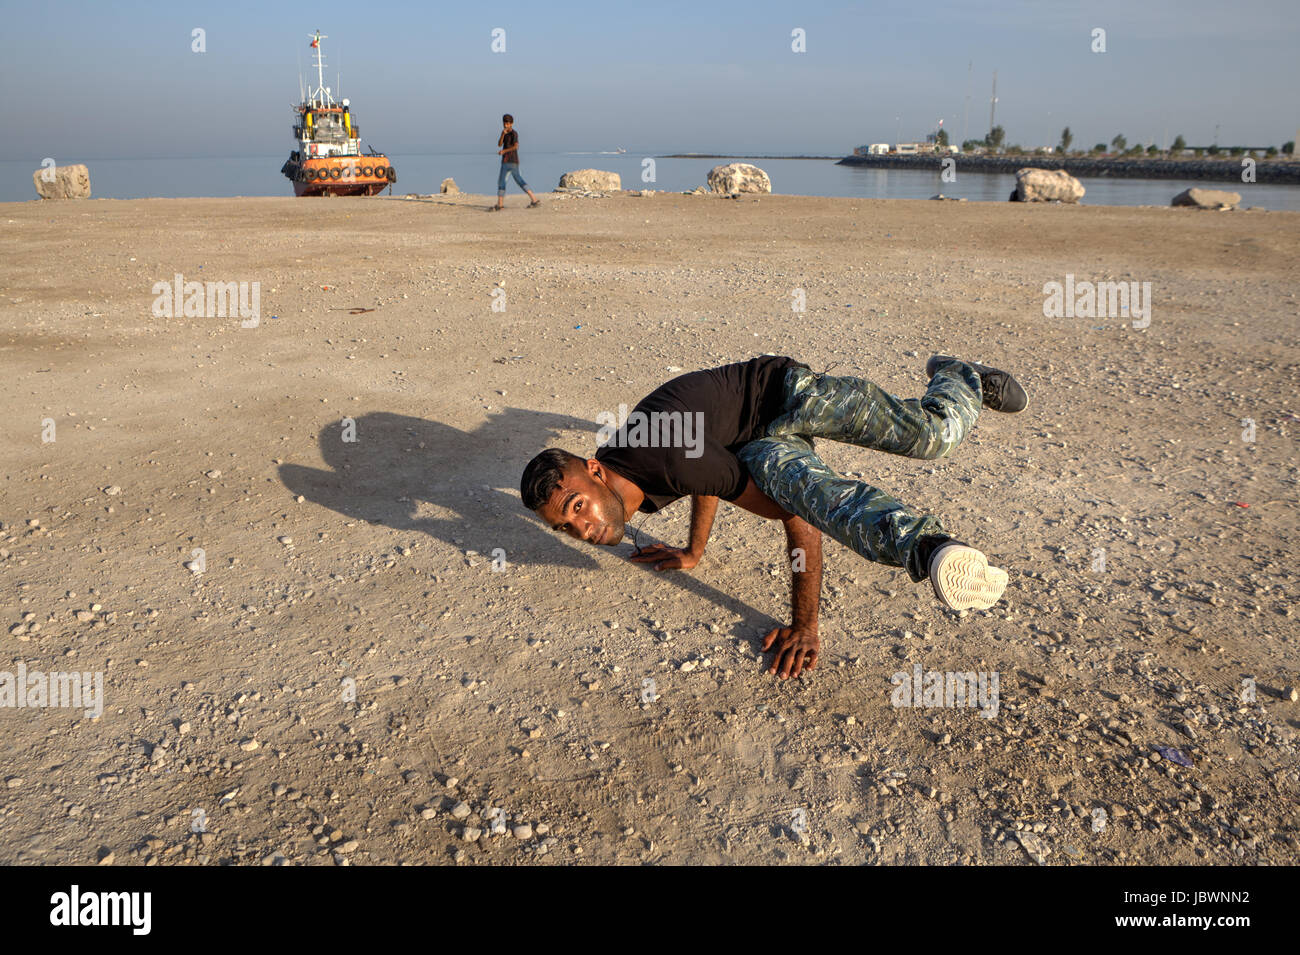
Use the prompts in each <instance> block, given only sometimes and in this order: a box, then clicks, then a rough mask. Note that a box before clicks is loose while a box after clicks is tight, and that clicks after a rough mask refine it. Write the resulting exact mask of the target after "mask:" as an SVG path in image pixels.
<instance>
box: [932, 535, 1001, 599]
mask: <svg viewBox="0 0 1300 955" xmlns="http://www.w3.org/2000/svg"><path fill="white" fill-rule="evenodd" d="M930 584H931V586H933V587H934V595H935V596H936V597H938V598H939V599H940V600H941V601H942V602H943V603H944V605H945V606H947V607H951V608H952V609H953V610H988V609H989V608H990V607H992V606H993V605H994V604H995V603H997V602H998V599H999V598H1000V597H1001V596H1002V591H1004V590H1006V589H1007V572H1006V571H1005V570H1002V569H1001V568H1000V567H992V566H990V565H989V561H988V558H987V557H985V556H984V555H983V554H981V553H980V552H979V551H977V550H976V549H975V548H974V547H967V546H966V545H965V544H944V545H943V546H942V547H940V548H939V549H938V550H936V551H935V552H934V553H933V554H931V555H930Z"/></svg>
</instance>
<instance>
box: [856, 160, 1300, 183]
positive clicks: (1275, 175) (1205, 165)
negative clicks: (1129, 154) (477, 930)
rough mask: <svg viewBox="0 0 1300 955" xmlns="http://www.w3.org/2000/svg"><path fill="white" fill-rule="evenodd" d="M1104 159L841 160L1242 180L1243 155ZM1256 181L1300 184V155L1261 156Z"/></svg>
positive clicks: (982, 169) (895, 165) (886, 166)
mask: <svg viewBox="0 0 1300 955" xmlns="http://www.w3.org/2000/svg"><path fill="white" fill-rule="evenodd" d="M1243 158H1244V157H1236V158H1229V159H1136V158H1134V159H1118V158H1117V159H1100V158H1096V157H1078V158H1075V157H1068V158H1060V157H1052V156H964V155H956V156H940V155H938V154H935V155H927V156H845V157H844V158H843V159H841V160H840V161H839V163H838V164H837V165H841V166H876V167H878V168H881V169H926V170H933V171H935V172H938V171H941V170H942V169H943V162H944V160H945V159H953V160H955V161H956V163H957V168H958V169H963V170H969V171H971V172H1006V173H1015V172H1018V171H1020V170H1021V169H1024V168H1026V167H1030V168H1034V169H1063V170H1065V171H1067V172H1069V173H1070V174H1071V175H1073V176H1082V177H1084V178H1089V177H1095V178H1104V177H1110V178H1116V179H1203V180H1213V181H1217V182H1241V174H1242V168H1243V167H1242V159H1243ZM1255 181H1256V182H1272V183H1294V184H1300V161H1297V160H1272V161H1270V160H1256V162H1255Z"/></svg>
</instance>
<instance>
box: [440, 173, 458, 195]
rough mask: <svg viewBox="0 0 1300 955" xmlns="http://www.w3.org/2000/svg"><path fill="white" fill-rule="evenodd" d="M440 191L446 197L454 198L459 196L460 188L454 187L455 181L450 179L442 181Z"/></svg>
mask: <svg viewBox="0 0 1300 955" xmlns="http://www.w3.org/2000/svg"><path fill="white" fill-rule="evenodd" d="M440 191H441V193H442V194H443V195H446V196H455V195H459V194H460V188H459V187H458V186H457V185H456V180H455V179H452V178H450V177H448V178H446V179H444V180H443V181H442V189H441V190H440Z"/></svg>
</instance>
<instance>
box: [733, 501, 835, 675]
mask: <svg viewBox="0 0 1300 955" xmlns="http://www.w3.org/2000/svg"><path fill="white" fill-rule="evenodd" d="M733 503H734V504H735V505H736V506H737V507H743V508H744V509H745V510H747V511H750V512H751V513H754V514H757V515H758V516H759V517H766V518H767V519H769V520H774V521H780V522H781V524H782V525H783V526H784V527H785V541H786V557H787V559H788V560H789V561H790V567H791V572H792V573H791V578H792V579H791V582H790V615H791V626H789V627H777V628H775V629H773V630H771V631H769V632H768V634H767V635H766V636H765V637H764V638H763V650H764V651H767V650H769V649H772V647H773V644H775V645H776V646H775V649H776V657H775V658H774V659H773V661H772V667H771V669H769V670H768V672H769V673H777V672H778V671H779V672H780V675H781V679H783V680H784V679H786V678H788V677H791V676H798V675H799V674H800V672H801V671H803V670H805V669H809V670H811V669H812V668H813V667H815V666H816V665H817V653H818V650H819V649H820V647H821V641H820V639H819V638H818V636H817V613H818V605H819V604H820V603H821V593H822V535H821V531H819V530H817V528H815V527H813V526H812V525H811V524H809V523H808V522H807V521H805V520H803V518H801V517H798V516H797V515H794V514H791V513H790V512H788V511H787V510H786V509H785V508H783V507H781V505H779V504H777V503H776V501H774V500H772V499H771V498H770V497H768V496H767V495H766V494H764V493H763V492H762V491H760V490H759V489H758V485H757V484H755V483H754V479H753V478H750V479H749V483H748V484H746V485H745V490H744V492H743V493H742V494H741V495H740V497H738V498H736V500H735V501H734V502H733Z"/></svg>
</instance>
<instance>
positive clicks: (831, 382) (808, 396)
mask: <svg viewBox="0 0 1300 955" xmlns="http://www.w3.org/2000/svg"><path fill="white" fill-rule="evenodd" d="M784 387H785V392H784V398H785V403H784V405H783V410H782V413H781V414H780V415H779V416H778V417H777V418H776V419H775V420H773V421H772V422H770V423H769V424H768V426H767V428H766V431H765V433H764V436H763V437H762V438H759V439H757V440H755V441H751V442H749V443H748V444H746V445H745V446H744V447H742V448H741V449H740V451H739V452H737V457H738V458H740V461H741V463H743V464H744V465H745V467H746V468H748V470H749V474H750V476H751V477H752V478H753V479H754V483H755V484H756V485H758V488H759V489H760V490H761V491H762V492H763V493H764V494H766V495H767V496H768V497H770V498H771V499H772V500H773V501H775V502H776V503H777V504H779V505H781V507H783V508H785V510H787V511H789V512H790V513H791V514H796V515H798V516H799V517H801V518H803V519H804V520H805V521H807V522H808V523H809V524H812V525H813V526H814V527H816V528H818V529H819V530H820V531H822V533H824V534H826V535H827V536H828V537H831V538H834V539H835V540H837V541H839V542H840V543H841V544H843V545H844V546H845V547H848V548H851V549H852V550H854V551H855V552H857V553H858V554H861V555H862V556H863V557H865V558H866V559H867V560H871V561H875V562H877V563H880V564H889V565H891V566H894V567H904V568H906V569H907V572H908V575H909V576H910V577H911V578H912V580H914V581H919V580H924V579H925V577H926V576H927V572H928V568H927V567H925V566H924V561H923V559H922V557H923V555H922V548H919V547H918V544H919V543H921V540H922V538H925V537H928V536H931V535H939V536H946V534H945V532H944V530H943V526H942V524H941V523H940V522H939V519H938V518H937V517H933V516H931V515H924V514H922V515H918V514H913V513H912V512H911V511H909V510H908V509H907V508H906V507H905V506H904V505H903V504H901V503H899V502H898V501H897V500H895V499H894V498H892V497H890V496H889V495H888V494H886V493H885V492H884V491H882V490H880V489H879V488H875V487H872V486H871V485H870V484H867V483H866V482H864V481H856V480H851V479H849V478H846V477H841V476H840V475H838V474H836V473H835V472H834V471H832V470H831V469H830V467H829V466H827V464H826V463H825V462H824V461H823V460H822V459H821V458H820V457H818V456H817V454H816V453H815V452H814V450H813V443H812V439H813V438H829V439H831V440H833V441H843V442H846V443H848V444H856V445H858V446H859V447H864V448H872V449H874V450H876V451H887V452H889V453H890V454H901V455H904V456H906V457H910V458H925V459H933V458H941V457H945V456H947V455H948V454H950V453H951V452H952V451H953V450H954V449H955V448H956V447H957V445H958V444H960V443H961V441H962V439H963V438H964V437H965V436H966V435H967V433H969V431H970V429H971V428H972V427H973V426H974V424H975V419H976V418H978V417H979V412H980V406H981V397H980V395H981V392H980V379H979V375H978V374H977V373H976V371H975V369H973V368H971V367H970V366H969V365H967V364H965V363H964V362H960V361H950V362H945V363H944V364H943V365H941V366H940V367H939V368H938V369H936V372H935V376H934V377H933V378H932V379H930V385H929V387H928V388H927V389H926V392H925V395H924V397H922V398H919V399H918V398H908V399H901V398H896V397H894V396H893V395H891V394H888V393H886V392H885V391H883V390H882V389H881V388H880V387H879V386H877V385H874V384H872V383H871V382H869V381H867V380H866V379H863V378H842V377H833V376H831V375H819V374H817V373H815V372H813V371H810V370H809V369H807V368H791V369H790V370H789V371H787V372H786V377H785V383H784ZM927 553H928V552H927Z"/></svg>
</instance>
